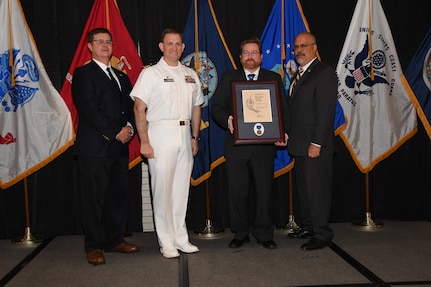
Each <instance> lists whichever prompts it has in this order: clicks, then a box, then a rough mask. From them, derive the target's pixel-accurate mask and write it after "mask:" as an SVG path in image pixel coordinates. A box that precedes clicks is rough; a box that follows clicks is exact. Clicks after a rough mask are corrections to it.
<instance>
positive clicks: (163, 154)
mask: <svg viewBox="0 0 431 287" xmlns="http://www.w3.org/2000/svg"><path fill="white" fill-rule="evenodd" d="M181 124H184V121H181ZM148 135H149V138H150V143H151V146H152V147H153V150H154V158H152V159H149V160H148V165H149V170H150V174H151V188H152V195H153V208H154V221H155V226H156V232H157V237H158V240H159V245H160V247H161V248H174V247H175V245H181V244H184V243H186V242H189V237H188V232H187V227H186V220H185V218H186V211H187V202H188V197H189V188H190V176H191V173H192V168H193V154H192V147H191V131H190V124H189V121H186V124H184V125H180V121H162V122H151V123H149V124H148Z"/></svg>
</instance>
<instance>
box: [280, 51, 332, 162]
mask: <svg viewBox="0 0 431 287" xmlns="http://www.w3.org/2000/svg"><path fill="white" fill-rule="evenodd" d="M336 100H337V76H336V74H335V72H334V70H333V69H332V68H331V67H330V66H328V65H326V64H324V63H322V62H320V61H319V60H317V59H316V60H314V62H313V63H312V64H311V65H310V66H309V67H308V69H307V70H306V71H304V73H303V75H302V77H301V79H300V80H299V81H298V82H297V83H296V85H295V88H294V89H293V92H292V94H291V96H290V97H289V124H288V126H287V132H288V135H289V144H288V149H289V153H290V154H292V155H293V156H307V155H308V147H309V145H310V143H316V144H320V145H321V150H320V153H321V154H322V155H324V154H329V153H333V151H334V147H333V142H334V116H335V107H336Z"/></svg>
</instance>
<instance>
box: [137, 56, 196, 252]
mask: <svg viewBox="0 0 431 287" xmlns="http://www.w3.org/2000/svg"><path fill="white" fill-rule="evenodd" d="M186 80H187V81H186ZM130 96H131V97H132V98H133V99H134V98H139V99H141V100H142V101H143V102H144V103H145V104H146V106H147V113H146V118H147V122H148V137H149V140H150V144H151V146H152V147H153V150H154V158H151V159H148V165H149V170H150V174H151V188H152V195H153V207H154V220H155V225H156V231H157V236H158V240H159V244H160V247H161V248H173V247H174V246H175V245H182V244H185V243H188V242H189V238H188V232H187V227H186V222H185V218H186V211H187V202H188V196H189V188H190V176H191V173H192V168H193V154H192V146H191V128H190V120H191V116H192V110H193V108H194V107H195V106H200V105H202V104H203V103H204V98H203V93H202V89H201V84H200V81H199V78H198V76H197V74H196V72H195V71H194V70H192V69H190V68H188V67H186V66H184V65H182V64H181V63H180V62H178V66H176V67H172V66H169V65H168V64H166V62H165V60H164V59H163V57H162V58H161V59H160V61H159V62H158V63H157V64H156V65H154V66H151V67H148V68H146V69H144V70H142V72H141V74H140V75H139V78H138V80H137V81H136V84H135V86H134V88H133V90H132V92H131V93H130ZM180 121H183V122H184V125H180Z"/></svg>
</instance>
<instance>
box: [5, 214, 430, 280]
mask: <svg viewBox="0 0 431 287" xmlns="http://www.w3.org/2000/svg"><path fill="white" fill-rule="evenodd" d="M331 227H332V229H333V230H334V231H335V237H334V240H333V243H334V244H333V245H332V246H331V247H327V248H324V249H321V250H315V251H301V250H300V248H299V246H300V245H301V244H302V243H304V242H306V240H302V239H290V238H287V236H286V230H276V232H275V234H274V240H275V241H276V242H277V244H278V248H277V249H275V250H267V249H264V248H263V247H262V246H261V245H258V244H257V243H256V242H255V240H254V239H253V238H250V239H251V240H250V243H248V244H245V245H244V246H242V247H241V248H239V249H230V248H228V247H227V245H228V243H229V241H230V240H231V239H232V238H233V234H232V233H231V232H230V230H225V231H224V233H222V234H219V236H218V237H215V238H212V239H207V238H199V237H197V236H195V234H194V232H190V241H191V242H193V243H194V244H196V245H197V246H198V247H199V248H200V252H198V253H195V254H181V256H180V258H176V259H166V258H164V257H163V256H162V255H161V254H160V252H159V248H158V244H157V237H156V234H155V233H154V232H148V233H147V232H145V233H134V234H133V235H132V236H131V237H128V238H127V241H129V242H131V243H135V244H138V245H140V247H141V251H140V252H138V253H134V254H119V253H105V258H106V264H104V265H99V266H92V265H90V264H88V263H87V261H86V256H85V253H84V251H83V240H84V238H83V235H73V236H57V237H50V238H47V239H46V240H45V241H43V242H41V243H38V244H33V245H30V246H18V245H15V244H12V241H11V240H0V286H8V287H9V286H10V287H13V286H20V287H22V286H31V287H37V286H44V287H49V286H61V287H66V286H74V287H75V286H130V287H133V286H151V287H157V286H163V287H170V286H180V287H187V286H191V287H203V286H205V287H212V286H214V287H230V286H232V287H242V286H253V287H257V286H262V287H269V286H270V287H277V286H431V239H430V238H431V222H428V221H420V222H417V221H415V222H392V221H391V222H384V226H383V227H381V228H377V229H370V228H363V227H358V226H356V225H353V224H351V223H333V224H331Z"/></svg>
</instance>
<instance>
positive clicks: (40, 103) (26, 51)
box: [0, 0, 74, 188]
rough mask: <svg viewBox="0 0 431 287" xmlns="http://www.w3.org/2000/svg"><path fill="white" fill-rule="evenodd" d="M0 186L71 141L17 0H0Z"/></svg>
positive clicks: (66, 116)
mask: <svg viewBox="0 0 431 287" xmlns="http://www.w3.org/2000/svg"><path fill="white" fill-rule="evenodd" d="M0 39H1V42H0V102H1V105H0V187H1V188H7V187H9V186H11V185H13V184H15V183H16V182H18V181H20V180H21V179H23V178H25V177H26V176H28V175H30V174H31V173H33V172H35V171H37V170H38V169H40V168H42V167H43V166H45V165H46V164H47V163H49V162H50V161H52V160H53V159H54V158H55V157H56V156H58V155H59V154H61V153H62V152H64V151H65V150H66V149H67V148H68V147H69V146H71V145H72V144H73V136H74V134H73V127H72V119H71V115H70V112H69V110H68V108H67V106H66V104H65V102H64V101H63V99H62V98H61V96H60V94H59V93H58V92H57V90H56V89H55V88H54V87H53V85H52V83H51V81H50V79H49V78H48V75H47V73H46V71H45V68H44V66H43V64H42V60H41V59H40V56H39V52H38V51H37V48H36V45H35V42H34V39H33V36H32V34H31V32H30V29H29V28H28V25H27V23H26V21H25V17H24V14H23V12H22V7H21V4H20V3H19V1H18V0H1V1H0Z"/></svg>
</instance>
